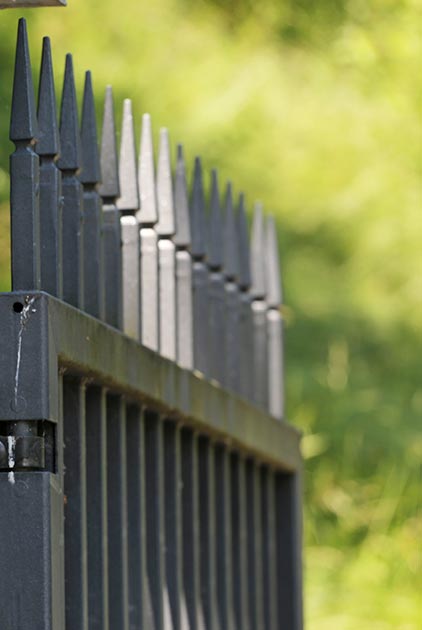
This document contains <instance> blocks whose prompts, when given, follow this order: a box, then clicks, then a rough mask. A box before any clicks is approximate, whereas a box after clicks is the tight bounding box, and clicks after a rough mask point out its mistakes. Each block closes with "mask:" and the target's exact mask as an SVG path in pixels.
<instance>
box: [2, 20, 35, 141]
mask: <svg viewBox="0 0 422 630" xmlns="http://www.w3.org/2000/svg"><path fill="white" fill-rule="evenodd" d="M37 136H38V125H37V117H36V114H35V96H34V86H33V83H32V71H31V60H30V56H29V46H28V35H27V30H26V20H25V19H24V18H21V19H20V20H19V23H18V37H17V44H16V57H15V72H14V79H13V96H12V115H11V119H10V133H9V137H10V139H11V140H12V141H13V142H16V141H19V140H32V139H34V138H37Z"/></svg>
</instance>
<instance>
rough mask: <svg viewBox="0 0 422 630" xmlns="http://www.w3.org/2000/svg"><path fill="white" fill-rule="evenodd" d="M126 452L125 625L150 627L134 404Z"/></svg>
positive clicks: (140, 435) (138, 417)
mask: <svg viewBox="0 0 422 630" xmlns="http://www.w3.org/2000/svg"><path fill="white" fill-rule="evenodd" d="M126 455H127V457H126V475H127V506H128V507H127V509H128V550H129V554H128V569H129V586H128V591H129V592H128V598H129V628H130V630H140V629H142V628H144V627H145V628H151V630H154V625H153V619H152V618H151V617H149V618H148V617H147V592H148V590H149V589H148V584H147V582H148V577H147V572H146V558H145V556H146V546H145V537H146V536H145V511H146V502H145V483H144V470H145V453H144V426H143V421H142V414H141V411H140V409H139V407H138V406H136V405H129V406H128V407H127V409H126ZM145 624H147V625H145Z"/></svg>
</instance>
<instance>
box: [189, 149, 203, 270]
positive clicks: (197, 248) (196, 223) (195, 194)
mask: <svg viewBox="0 0 422 630" xmlns="http://www.w3.org/2000/svg"><path fill="white" fill-rule="evenodd" d="M191 230H192V256H193V257H194V258H204V257H205V255H206V243H205V195H204V184H203V180H202V163H201V158H200V157H196V158H195V165H194V170H193V184H192V201H191Z"/></svg>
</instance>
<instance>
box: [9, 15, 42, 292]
mask: <svg viewBox="0 0 422 630" xmlns="http://www.w3.org/2000/svg"><path fill="white" fill-rule="evenodd" d="M9 137H10V139H11V140H12V142H14V144H15V147H16V149H15V151H14V153H13V154H12V155H11V156H10V213H11V238H12V289H13V291H19V290H20V289H22V290H25V289H38V288H39V287H40V282H41V263H40V223H39V221H40V208H39V158H38V155H37V154H36V153H35V152H34V149H33V146H34V144H35V142H36V139H37V137H38V126H37V119H36V114H35V98H34V88H33V85H32V71H31V61H30V57H29V47H28V37H27V33H26V22H25V20H24V19H23V18H21V19H20V20H19V26H18V39H17V45H16V58H15V73H14V80H13V97H12V116H11V120H10V133H9Z"/></svg>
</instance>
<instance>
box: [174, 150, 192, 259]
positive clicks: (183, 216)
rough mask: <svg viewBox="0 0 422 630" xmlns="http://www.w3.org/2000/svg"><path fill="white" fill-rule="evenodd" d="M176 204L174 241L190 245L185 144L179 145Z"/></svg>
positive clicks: (175, 182) (180, 245) (175, 184)
mask: <svg viewBox="0 0 422 630" xmlns="http://www.w3.org/2000/svg"><path fill="white" fill-rule="evenodd" d="M174 204H175V209H176V234H175V235H174V238H173V242H174V244H175V245H176V246H177V247H189V246H190V217H189V200H188V186H187V183H186V167H185V160H184V157H183V146H182V145H181V144H178V145H177V161H176V173H175V181H174Z"/></svg>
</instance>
